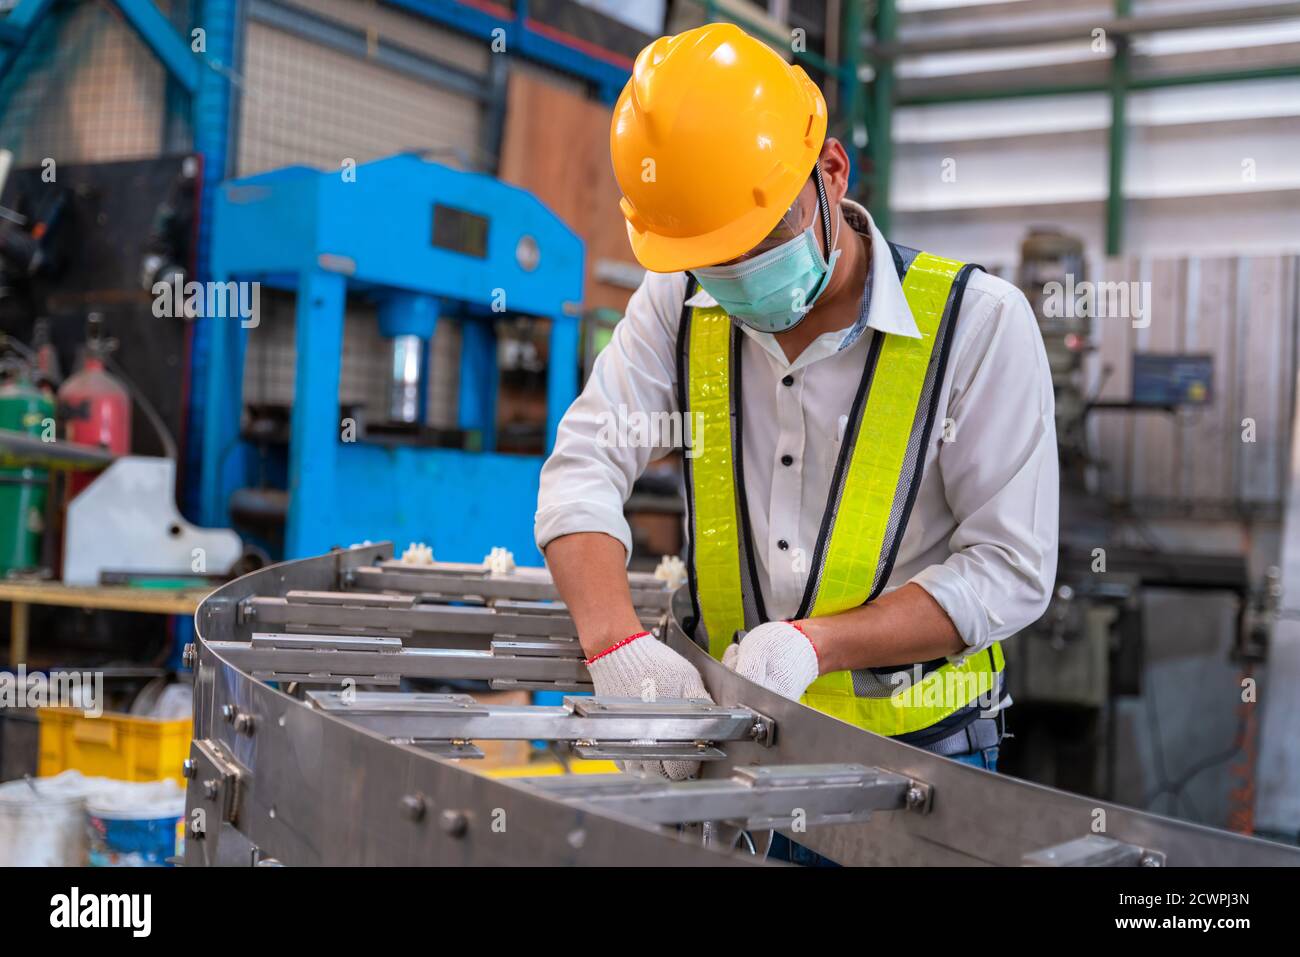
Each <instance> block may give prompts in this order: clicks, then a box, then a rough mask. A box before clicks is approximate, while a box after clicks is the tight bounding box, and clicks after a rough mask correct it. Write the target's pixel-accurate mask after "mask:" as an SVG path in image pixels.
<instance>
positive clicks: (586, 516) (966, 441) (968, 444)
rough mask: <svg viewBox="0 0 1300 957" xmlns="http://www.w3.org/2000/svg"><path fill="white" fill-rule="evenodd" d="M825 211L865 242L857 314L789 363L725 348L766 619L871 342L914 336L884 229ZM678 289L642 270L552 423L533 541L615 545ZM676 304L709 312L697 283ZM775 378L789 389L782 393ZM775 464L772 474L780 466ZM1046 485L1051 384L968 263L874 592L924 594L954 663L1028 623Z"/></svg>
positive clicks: (665, 355)
mask: <svg viewBox="0 0 1300 957" xmlns="http://www.w3.org/2000/svg"><path fill="white" fill-rule="evenodd" d="M841 208H842V209H843V211H844V214H845V217H846V220H847V221H848V223H849V225H850V226H852V227H853V228H855V229H857V230H858V231H859V232H860V233H862V234H863V235H867V236H869V237H870V241H871V249H872V267H871V272H870V275H869V277H868V285H869V287H870V288H869V289H868V290H864V293H865V295H864V302H865V303H869V307H868V308H867V310H866V314H865V317H864V318H863V319H862V320H860V321H859V322H858V323H857V324H855V325H854V326H852V327H850V328H848V329H841V330H839V331H836V332H828V333H825V334H823V335H821V336H819V337H818V338H817V339H816V340H814V341H813V342H812V344H810V345H809V346H808V347H807V348H806V349H805V350H804V351H803V353H801V354H800V355H799V357H798V358H797V359H795V361H794V362H789V361H787V359H786V356H785V353H784V352H783V351H782V350H781V347H780V345H779V344H778V343H777V341H776V339H775V337H773V336H772V335H769V334H767V333H761V332H755V331H753V330H752V329H749V328H745V330H744V331H745V336H744V338H743V340H742V346H741V359H740V361H741V362H742V363H743V367H744V375H743V377H742V395H741V401H742V402H743V405H744V408H743V413H744V415H743V441H744V455H745V491H746V497H747V499H748V504H749V520H750V526H751V528H752V530H753V541H754V549H755V553H756V554H755V558H756V564H757V571H758V584H759V587H760V588H761V589H762V591H763V598H764V601H765V604H766V608H767V612H768V614H769V615H770V616H771V617H772V618H773V619H783V618H789V617H792V616H793V615H795V614H796V612H797V609H798V607H799V602H800V599H801V597H802V595H803V591H804V585H805V583H806V581H807V577H808V574H809V568H808V565H809V563H810V557H811V555H812V554H813V550H814V547H815V545H816V542H817V533H818V530H819V528H820V525H821V521H822V515H823V512H824V510H825V507H826V500H827V495H828V494H829V491H830V484H831V476H832V474H833V472H834V470H835V462H836V457H837V456H838V454H839V450H840V443H841V441H842V437H843V432H844V427H845V423H846V422H847V417H848V414H849V410H850V407H851V406H852V404H853V398H854V394H855V392H856V390H857V387H858V383H859V381H860V379H861V375H862V369H863V364H864V362H865V360H866V357H867V353H868V349H869V347H870V341H871V336H872V335H878V334H880V333H886V334H891V335H902V336H912V337H916V336H918V335H919V333H918V331H917V327H916V323H915V321H914V320H913V318H912V314H911V311H910V310H909V308H908V306H907V302H906V300H905V299H904V298H903V289H902V284H901V283H900V282H899V279H898V273H897V272H896V271H895V268H894V263H893V259H892V257H891V256H890V253H889V249H888V246H887V245H886V243H885V240H884V237H882V236H881V234H880V232H879V231H878V230H877V229H876V227H875V225H874V224H873V223H872V222H871V220H870V217H869V216H868V214H867V212H866V210H864V209H863V208H862V207H861V206H859V205H857V204H856V203H852V202H849V201H845V202H844V204H843V205H842V207H841ZM933 252H935V253H936V254H938V255H943V250H933ZM686 284H687V277H686V274H685V273H671V274H657V273H647V274H646V278H645V280H644V281H643V282H642V284H641V286H640V288H638V289H637V291H636V292H635V293H634V294H633V295H632V298H631V300H630V301H629V302H628V307H627V314H626V316H625V317H624V318H623V320H622V321H621V322H619V323H618V325H617V326H616V327H615V330H614V336H613V340H612V342H611V343H610V345H609V346H608V347H607V348H606V349H605V350H604V351H603V352H602V353H601V354H600V356H599V357H598V358H597V360H596V363H595V368H594V370H593V372H592V375H591V378H590V380H589V381H588V382H587V385H586V388H584V389H583V392H582V395H580V396H579V397H578V398H577V400H576V401H574V403H573V405H572V406H570V407H569V410H568V411H567V412H566V413H565V415H564V418H563V420H562V421H561V423H560V427H559V434H558V435H557V437H556V442H555V449H554V451H553V453H552V454H551V457H550V458H549V459H548V460H547V462H546V465H545V466H544V467H543V469H542V476H541V489H540V493H539V495H538V507H537V516H536V526H535V537H536V539H537V544H538V547H540V548H545V546H546V545H547V543H549V542H550V541H551V540H552V539H555V538H558V537H559V536H561V535H568V534H572V533H574V532H604V533H605V534H607V535H610V536H613V537H614V538H616V539H618V540H619V541H621V542H622V543H623V546H624V548H626V549H627V550H628V552H629V554H630V553H631V547H632V536H631V530H630V528H629V526H628V523H627V520H626V519H625V518H624V516H623V503H624V502H625V501H626V500H627V497H628V495H629V493H630V492H631V489H632V483H633V482H634V481H635V480H636V478H637V477H638V476H639V475H640V474H641V472H642V471H643V470H644V469H645V467H646V465H647V463H649V462H651V461H653V460H654V459H656V458H659V457H661V456H662V455H664V454H665V453H666V452H667V451H668V450H669V449H670V448H671V447H672V442H671V438H672V437H671V436H670V435H667V434H664V433H667V432H668V431H669V430H661V434H658V435H654V434H651V435H649V436H648V438H649V439H650V440H649V441H648V440H647V435H646V434H645V430H640V431H638V430H637V428H636V424H637V420H635V419H632V418H631V417H632V414H633V413H638V412H640V413H645V414H649V415H650V416H651V417H653V416H655V415H656V414H657V415H659V417H660V421H662V420H663V418H664V416H663V414H664V413H676V412H677V390H676V380H677V363H676V343H677V329H678V324H679V322H680V318H681V312H682V299H683V297H684V295H685V290H686ZM691 304H692V305H700V306H712V305H715V303H714V301H713V299H712V297H710V296H709V295H708V294H707V293H705V292H703V291H702V290H701V291H700V292H698V293H697V294H696V295H695V296H694V297H693V298H692V299H691ZM864 333H865V334H864ZM786 376H790V377H792V378H793V384H792V385H788V386H787V385H785V384H783V381H782V380H783V379H784V378H785V377H786ZM629 420H631V421H632V424H633V428H631V429H630V430H629V429H627V428H623V429H621V430H618V431H617V436H621V438H616V439H615V440H614V441H610V440H609V439H610V437H611V436H614V435H615V432H616V430H614V429H612V428H611V427H610V426H611V423H612V422H626V421H629ZM786 455H789V456H791V457H792V458H793V461H792V463H791V464H790V465H784V464H782V458H783V456H786ZM1058 485H1059V483H1058V477H1057V451H1056V426H1055V419H1054V411H1053V394H1052V380H1051V374H1050V371H1049V369H1048V365H1047V354H1046V351H1045V350H1044V348H1043V341H1042V337H1041V336H1040V335H1039V332H1038V326H1037V323H1036V321H1035V319H1034V314H1033V312H1032V310H1031V309H1030V306H1029V303H1028V302H1027V301H1026V300H1025V297H1024V296H1023V295H1022V294H1021V292H1020V291H1019V290H1018V289H1017V288H1016V287H1015V286H1013V285H1011V284H1010V283H1008V282H1006V281H1005V280H1002V279H999V278H997V277H995V276H991V275H989V274H987V273H985V272H982V271H975V272H973V273H972V274H971V276H970V280H969V282H968V283H967V285H966V292H965V296H964V298H963V299H962V305H961V315H960V316H959V317H958V321H957V328H956V333H955V338H954V340H953V345H952V352H951V353H950V355H949V361H948V367H947V371H946V375H945V381H944V385H943V388H942V389H941V391H940V395H939V402H938V409H937V413H936V418H935V424H934V428H933V431H932V433H931V436H930V442H929V444H928V446H927V447H926V449H925V472H924V476H923V478H922V481H921V487H920V489H919V491H918V494H917V498H916V504H915V506H914V507H913V509H912V514H911V518H910V520H909V521H908V523H907V528H906V530H905V531H904V534H903V540H902V543H901V545H900V546H899V550H898V556H897V559H896V561H895V563H894V568H893V572H892V574H891V575H890V577H889V581H888V583H887V585H886V590H892V589H894V588H897V587H899V586H900V585H903V584H906V583H907V582H916V583H917V584H918V585H920V586H921V587H922V588H924V589H925V590H926V591H927V592H929V593H930V594H931V595H932V596H933V597H934V599H935V601H937V602H938V603H939V605H940V606H941V607H942V608H943V609H944V611H945V612H947V614H948V617H949V618H951V619H952V622H953V624H954V625H955V626H956V628H957V631H958V632H959V633H960V635H961V637H962V640H963V641H964V642H965V643H966V645H967V646H968V647H967V649H966V651H965V653H964V654H973V653H974V652H976V651H979V650H981V649H983V648H986V647H988V646H989V645H990V644H991V643H992V642H994V641H999V640H1001V639H1003V638H1006V637H1007V636H1008V635H1011V634H1014V633H1015V632H1016V631H1018V630H1020V629H1022V628H1024V627H1025V626H1026V625H1029V624H1031V623H1032V622H1033V621H1035V620H1036V619H1037V618H1038V617H1039V616H1040V615H1041V614H1042V613H1043V610H1044V609H1045V608H1046V606H1047V601H1048V598H1049V597H1050V594H1051V589H1052V583H1053V580H1054V578H1055V576H1056V540H1057V498H1058V491H1059V489H1058ZM782 543H784V544H785V547H784V548H783V547H782ZM801 557H802V559H803V560H799V559H800V558H801ZM963 656H964V655H963ZM963 656H958V657H963Z"/></svg>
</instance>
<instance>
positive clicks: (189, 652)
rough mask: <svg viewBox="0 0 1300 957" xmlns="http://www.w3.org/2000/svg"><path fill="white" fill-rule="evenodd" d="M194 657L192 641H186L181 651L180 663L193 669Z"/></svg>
mask: <svg viewBox="0 0 1300 957" xmlns="http://www.w3.org/2000/svg"><path fill="white" fill-rule="evenodd" d="M194 657H195V655H194V642H192V641H190V642H187V643H186V645H185V648H184V649H183V650H182V651H181V664H183V665H184V666H185V667H186V668H189V669H190V670H191V671H193V670H194Z"/></svg>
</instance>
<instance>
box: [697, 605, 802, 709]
mask: <svg viewBox="0 0 1300 957" xmlns="http://www.w3.org/2000/svg"><path fill="white" fill-rule="evenodd" d="M722 663H723V664H724V665H726V666H727V667H728V668H730V669H731V670H732V671H734V672H736V674H738V675H740V676H741V677H742V678H748V679H749V680H750V681H752V682H754V683H755V684H759V685H762V686H763V687H764V688H767V689H768V690H769V691H775V692H776V693H777V694H779V695H782V696H784V697H786V698H789V699H791V700H792V701H798V700H799V698H800V697H801V696H802V695H803V693H804V692H805V691H807V690H808V686H809V685H810V684H812V683H813V681H814V680H815V679H816V678H817V676H818V675H819V674H820V673H821V665H820V664H819V662H818V661H817V649H815V648H814V647H813V643H812V640H811V639H810V638H809V637H808V636H807V635H805V634H804V633H803V630H802V629H801V628H799V627H798V626H796V625H793V624H791V623H790V622H788V621H769V622H767V623H766V624H762V625H759V626H758V627H757V628H755V629H754V630H753V631H751V632H749V633H748V634H747V635H745V637H744V638H742V639H741V640H740V643H739V644H733V645H730V646H728V648H727V650H726V651H724V652H723V653H722Z"/></svg>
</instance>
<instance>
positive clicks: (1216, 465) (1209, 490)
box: [1179, 257, 1240, 501]
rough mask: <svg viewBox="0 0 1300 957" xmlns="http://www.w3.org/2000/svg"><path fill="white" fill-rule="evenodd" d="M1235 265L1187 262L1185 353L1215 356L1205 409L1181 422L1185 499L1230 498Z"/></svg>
mask: <svg viewBox="0 0 1300 957" xmlns="http://www.w3.org/2000/svg"><path fill="white" fill-rule="evenodd" d="M1236 271H1237V260H1236V259H1235V258H1229V257H1217V258H1213V259H1204V260H1196V259H1193V260H1189V262H1188V265H1187V326H1186V329H1185V332H1184V349H1185V351H1187V352H1189V353H1208V354H1210V355H1212V356H1214V364H1215V369H1214V382H1213V385H1212V387H1211V388H1212V394H1211V401H1210V403H1209V404H1208V405H1206V406H1203V407H1200V408H1196V409H1193V410H1191V411H1189V412H1188V413H1187V414H1186V415H1184V416H1182V417H1181V420H1180V422H1181V424H1180V432H1181V440H1182V462H1181V463H1180V467H1179V473H1180V477H1181V481H1180V486H1181V491H1182V494H1183V495H1184V496H1185V497H1188V498H1192V499H1200V500H1218V501H1222V500H1224V499H1227V498H1230V497H1231V489H1232V487H1233V473H1234V465H1235V461H1236V446H1237V443H1238V442H1239V440H1240V436H1239V430H1238V428H1237V421H1238V420H1237V418H1236V414H1235V413H1236V402H1235V401H1234V400H1235V395H1234V394H1233V390H1232V388H1231V383H1232V382H1233V380H1234V378H1235V377H1233V376H1232V375H1231V371H1232V368H1233V366H1234V364H1235V357H1236V337H1235V336H1234V334H1233V333H1234V328H1235V324H1236V295H1237V282H1236Z"/></svg>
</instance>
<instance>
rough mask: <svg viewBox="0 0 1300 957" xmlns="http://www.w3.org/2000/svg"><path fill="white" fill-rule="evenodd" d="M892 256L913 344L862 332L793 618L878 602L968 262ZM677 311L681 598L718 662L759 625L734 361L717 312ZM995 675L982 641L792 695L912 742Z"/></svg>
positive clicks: (954, 717) (971, 711)
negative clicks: (687, 436)
mask: <svg viewBox="0 0 1300 957" xmlns="http://www.w3.org/2000/svg"><path fill="white" fill-rule="evenodd" d="M893 252H894V257H895V261H896V262H898V263H899V268H900V272H904V270H905V274H904V275H903V276H902V277H901V278H902V279H903V293H904V296H905V298H906V300H907V304H908V306H909V308H910V309H911V312H912V316H913V319H914V320H915V322H916V325H917V329H918V331H919V332H920V334H921V335H920V338H916V339H913V338H909V337H906V336H898V335H886V334H883V333H879V332H876V333H874V334H873V337H872V342H871V345H870V348H869V354H868V358H867V362H866V366H865V368H864V371H863V376H862V381H861V384H860V386H859V389H858V394H857V396H856V397H855V399H854V404H853V408H852V410H851V413H850V416H849V423H848V427H847V428H846V430H845V435H844V442H843V445H842V447H841V450H840V459H839V462H838V463H837V466H836V469H835V475H834V477H833V478H832V481H831V492H830V496H829V501H828V503H827V508H826V513H825V515H824V517H823V521H822V527H821V533H820V534H819V536H818V541H817V546H816V549H815V550H814V553H813V556H812V560H811V562H810V572H809V578H808V586H807V590H806V592H805V595H804V599H803V602H802V607H801V608H800V610H799V613H798V615H797V616H796V617H805V616H809V615H811V616H819V615H831V614H836V613H837V612H842V611H846V610H848V609H850V608H855V607H857V606H859V605H862V604H864V603H866V602H868V601H870V600H872V599H874V598H875V597H876V596H877V595H879V593H880V591H881V590H882V589H883V588H884V587H885V583H886V582H887V581H888V579H889V573H890V571H891V570H892V568H893V564H894V559H895V556H896V555H897V551H898V544H899V542H900V541H901V539H902V536H903V531H904V529H905V528H906V525H907V518H908V515H909V514H910V512H911V508H912V504H913V502H914V501H915V497H916V490H917V488H918V486H919V485H920V480H921V474H922V469H923V466H924V461H925V446H926V443H927V442H928V441H929V437H930V433H931V427H932V425H933V420H934V415H935V409H936V407H937V399H938V390H939V388H940V387H941V384H942V381H943V373H944V368H945V367H946V363H947V355H948V348H949V345H950V343H951V340H952V334H953V328H954V326H955V323H956V316H957V313H958V311H959V310H960V307H961V294H962V291H963V289H964V287H965V281H966V277H967V275H968V274H969V272H970V271H971V270H972V269H973V268H977V267H973V266H969V265H965V264H962V263H959V262H954V261H953V260H949V259H941V258H939V257H937V256H931V255H929V254H927V253H918V254H915V258H914V259H912V261H911V263H910V266H909V265H905V264H904V263H903V260H902V258H901V256H900V253H899V250H898V248H895V249H894V250H893ZM908 252H910V251H908ZM688 298H689V297H688ZM684 312H685V313H688V314H684V315H683V317H682V318H683V327H682V333H681V337H680V339H679V342H678V363H679V370H678V372H679V374H678V388H679V401H680V406H681V408H682V409H684V410H686V411H687V412H688V418H687V421H688V422H691V423H693V425H694V426H695V428H694V429H693V430H692V435H691V448H690V450H689V452H688V455H687V458H686V473H687V482H686V485H687V511H688V521H689V528H690V562H689V566H690V572H691V593H692V600H693V602H694V607H695V612H696V619H697V622H698V623H700V624H702V625H703V627H704V630H705V633H706V634H707V636H708V649H709V652H710V653H711V654H712V655H713V656H714V657H721V656H722V652H723V651H724V650H725V649H726V647H727V645H728V644H730V643H731V642H732V640H733V637H734V635H735V633H736V632H737V631H739V630H741V629H744V628H746V627H754V626H755V625H757V624H759V623H760V622H761V621H762V620H763V619H764V618H765V617H766V616H765V615H764V614H763V613H762V610H761V609H762V598H761V594H759V589H758V586H757V582H756V581H755V580H754V577H755V576H754V574H753V563H752V561H751V560H749V555H750V541H749V532H748V516H747V515H746V512H745V508H744V482H743V474H744V472H743V447H742V443H741V440H740V415H741V403H740V400H739V392H740V390H739V379H740V364H739V362H737V361H735V359H734V356H737V355H739V343H740V338H739V337H740V335H741V333H739V331H738V330H735V327H734V324H733V323H732V321H731V318H730V317H729V316H728V315H727V314H726V312H725V311H723V310H722V309H720V308H716V307H715V308H694V309H690V310H684ZM733 370H734V376H733ZM841 518H843V519H845V520H841ZM1002 668H1003V660H1002V651H1001V648H1000V646H998V645H996V644H995V645H994V646H993V647H992V648H991V649H990V650H989V651H988V652H987V653H984V652H981V653H980V654H977V655H973V656H971V657H969V658H967V659H965V660H964V661H961V662H958V663H951V662H948V661H947V660H946V659H939V660H936V661H932V662H926V663H924V664H920V665H914V666H902V667H893V668H876V669H864V670H862V671H855V672H849V671H840V672H834V673H832V674H829V675H823V676H822V677H820V678H818V679H817V680H816V681H814V682H813V684H812V685H811V686H810V687H809V689H808V691H807V693H806V694H805V695H804V697H803V699H802V700H803V701H804V703H805V704H808V705H810V706H812V707H814V708H817V709H818V710H820V711H823V712H825V713H827V714H830V715H833V716H834V717H837V718H840V719H842V720H844V721H848V722H849V723H851V724H855V725H858V726H859V727H863V728H866V729H867V730H870V731H874V732H876V733H878V734H885V735H890V736H902V737H904V738H905V739H908V738H910V739H912V740H914V741H916V742H917V743H922V741H923V740H928V738H929V737H930V736H931V734H932V733H935V732H937V731H939V730H940V729H942V731H943V733H945V734H947V733H951V731H953V730H956V729H958V728H960V727H961V726H962V725H964V724H965V723H966V722H967V721H968V720H973V718H974V717H975V716H976V715H977V712H978V710H980V708H981V707H987V706H989V705H991V704H994V703H996V701H997V698H998V696H1000V680H999V679H1000V672H1001V671H1002ZM918 678H919V680H916V679H918ZM900 689H901V690H900Z"/></svg>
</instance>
